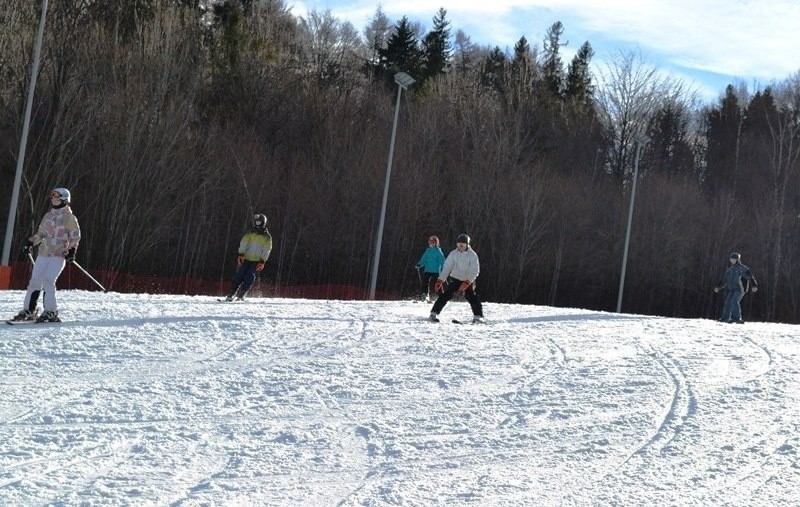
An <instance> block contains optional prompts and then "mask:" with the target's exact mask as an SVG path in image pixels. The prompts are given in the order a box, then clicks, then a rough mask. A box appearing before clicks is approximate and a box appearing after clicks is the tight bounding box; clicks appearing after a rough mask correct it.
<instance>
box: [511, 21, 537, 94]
mask: <svg viewBox="0 0 800 507" xmlns="http://www.w3.org/2000/svg"><path fill="white" fill-rule="evenodd" d="M537 75H538V67H537V66H536V55H534V54H533V51H532V50H531V46H530V45H529V44H528V40H527V39H526V38H525V37H524V36H523V37H520V39H519V40H518V41H517V43H516V44H514V58H513V59H512V60H511V90H512V94H513V97H512V100H513V101H514V104H515V107H519V106H520V105H521V104H522V103H524V102H526V101H527V100H529V99H530V98H531V97H532V96H533V90H534V81H536V79H537V77H538V76H537Z"/></svg>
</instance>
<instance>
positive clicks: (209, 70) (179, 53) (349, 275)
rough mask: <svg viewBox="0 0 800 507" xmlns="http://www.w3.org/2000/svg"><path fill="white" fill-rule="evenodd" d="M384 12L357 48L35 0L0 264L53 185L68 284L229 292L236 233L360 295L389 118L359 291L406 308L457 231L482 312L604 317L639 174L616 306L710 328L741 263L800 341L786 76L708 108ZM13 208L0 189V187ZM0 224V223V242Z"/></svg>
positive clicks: (353, 38)
mask: <svg viewBox="0 0 800 507" xmlns="http://www.w3.org/2000/svg"><path fill="white" fill-rule="evenodd" d="M2 3H3V4H5V6H4V8H2V9H0V133H1V134H2V135H0V170H1V176H0V183H1V185H2V188H3V189H4V191H2V192H0V209H3V210H5V209H8V206H9V202H10V194H11V186H12V183H13V178H14V170H15V167H16V156H17V152H18V148H19V139H20V135H21V130H22V128H21V124H22V117H23V114H22V112H23V110H24V100H25V96H26V90H27V84H28V79H29V76H30V68H31V61H32V48H33V42H34V39H35V35H36V29H37V24H38V19H39V14H40V12H39V8H40V6H39V5H32V4H38V3H39V2H30V1H27V0H3V2H2ZM431 20H432V23H431V27H432V28H431V29H430V30H427V31H426V30H425V29H424V28H423V27H422V26H421V25H420V24H415V23H413V22H411V21H410V20H409V19H408V18H407V17H403V18H401V19H399V20H396V21H394V22H392V21H390V20H389V19H388V18H387V16H386V15H385V14H384V13H383V11H382V10H381V9H380V8H377V9H376V12H375V14H374V16H373V17H372V18H371V19H370V21H369V23H368V25H367V26H366V27H363V28H362V29H361V30H358V29H356V28H355V27H354V26H353V25H352V24H350V23H349V22H346V21H342V20H339V19H337V18H336V17H334V16H333V15H332V14H331V12H330V11H324V12H321V11H310V12H308V13H304V14H301V15H296V14H294V13H292V12H291V10H290V8H289V7H288V6H287V4H286V3H285V2H284V1H283V0H260V1H259V0H227V1H216V2H214V1H208V2H200V3H199V4H198V2H196V1H190V0H169V1H156V0H103V1H101V0H51V2H50V7H49V11H48V17H47V29H46V32H45V42H44V49H43V54H42V63H41V67H40V73H39V80H38V84H37V90H36V99H35V102H34V104H33V117H32V123H31V132H30V137H29V142H28V151H27V155H26V160H25V166H24V170H25V172H24V178H23V184H22V193H21V196H22V199H21V200H20V204H19V208H18V210H17V217H18V218H17V222H16V228H15V231H14V238H15V244H14V249H15V250H14V251H19V249H20V248H21V245H22V243H23V242H24V239H25V237H27V236H28V235H29V234H30V233H31V232H32V230H33V229H34V228H35V227H36V223H37V221H38V220H39V219H40V218H41V215H42V213H43V212H44V210H45V209H46V202H45V196H46V193H47V190H48V189H49V188H51V187H53V186H65V187H68V188H70V189H71V190H72V191H73V195H74V198H73V209H74V210H75V212H76V214H77V215H78V217H79V219H80V221H81V226H82V229H83V233H84V240H83V241H82V243H81V248H80V251H79V254H78V257H79V260H80V261H81V263H82V264H83V265H85V266H88V267H92V268H98V269H115V270H119V271H123V272H128V273H132V274H147V275H157V276H191V277H197V278H206V279H227V278H228V277H229V276H230V275H231V273H232V269H233V266H232V265H231V263H232V259H234V257H235V251H234V250H235V249H236V247H237V245H238V240H239V238H240V236H241V234H242V233H243V232H244V230H245V229H246V228H247V227H248V226H249V220H250V217H251V215H252V214H253V213H254V212H259V213H264V214H266V215H267V216H268V217H269V220H270V222H269V228H270V230H271V232H272V234H273V237H274V245H275V249H274V251H273V254H272V257H271V259H270V262H269V263H268V268H267V270H265V274H266V277H267V278H268V279H269V280H270V281H271V282H273V283H275V284H278V285H297V284H314V285H317V284H344V285H354V286H363V287H367V286H368V284H369V278H370V274H371V269H372V262H373V259H372V256H373V254H374V247H375V236H376V233H377V225H378V220H379V218H380V216H379V215H380V209H381V199H382V193H383V187H384V182H385V181H384V180H385V168H386V164H387V154H388V149H389V137H390V132H391V128H392V121H393V115H394V109H395V99H396V96H397V85H396V84H395V83H394V80H393V76H394V74H395V73H396V72H399V71H403V72H406V73H408V74H410V75H411V76H413V77H414V78H415V79H416V81H417V82H416V83H415V85H414V86H413V87H412V88H410V89H409V90H407V92H404V93H403V95H402V101H401V104H400V110H399V119H398V135H397V141H396V145H395V150H394V159H393V172H392V178H391V182H390V191H389V202H388V204H389V206H388V210H387V215H386V225H385V232H384V237H383V247H382V258H381V260H380V266H379V275H378V289H379V290H381V291H383V292H388V293H392V294H395V295H397V296H407V295H410V294H412V293H414V291H415V289H416V286H417V279H416V272H415V271H414V269H413V266H414V263H415V261H416V260H417V258H418V257H419V255H420V254H421V253H422V250H423V249H424V248H425V239H426V238H427V237H428V236H429V235H431V234H436V235H438V236H439V237H441V238H442V239H443V247H444V249H445V250H448V249H449V248H451V246H452V243H453V239H454V238H455V236H456V235H457V234H458V233H461V232H465V233H468V234H469V235H470V236H471V237H472V238H473V247H474V248H475V250H476V251H477V252H478V253H479V255H480V258H481V264H482V275H481V276H480V278H479V281H478V287H479V291H480V293H481V294H482V297H483V298H485V299H486V300H489V301H496V302H509V303H533V304H549V305H556V306H578V307H583V308H592V309H600V310H614V308H615V305H616V299H617V290H618V285H619V278H620V273H621V259H622V250H623V241H624V233H625V228H626V219H627V210H628V205H629V202H630V193H631V188H632V181H633V180H632V178H633V174H634V159H635V154H636V150H637V147H638V145H637V141H636V139H637V138H639V136H641V135H646V136H647V138H649V143H647V144H646V145H644V146H643V149H642V150H641V158H640V161H639V164H638V178H639V179H638V184H637V191H636V192H637V193H636V202H635V211H634V219H633V226H632V232H631V241H630V251H629V257H628V263H627V275H626V283H625V294H624V300H623V310H624V311H626V312H636V313H645V314H660V315H669V316H682V317H713V316H714V315H716V313H717V312H718V308H719V306H720V305H721V302H720V297H719V296H716V297H715V296H714V294H713V292H712V290H711V289H712V288H713V287H714V286H715V285H716V283H717V282H718V280H719V277H720V276H721V274H722V272H723V271H724V269H725V267H726V263H727V257H728V254H729V253H730V252H731V251H739V252H741V253H742V255H743V261H744V262H745V263H746V264H748V265H749V266H750V267H751V268H752V270H753V272H754V274H755V275H756V277H757V278H758V280H759V283H760V288H761V289H762V290H761V291H760V292H759V293H758V295H756V296H753V297H751V296H748V297H747V298H746V299H745V300H744V305H745V311H746V315H748V316H749V317H750V318H751V319H758V320H771V321H788V322H798V321H800V314H799V313H798V308H800V273H798V270H797V269H795V266H796V265H797V263H798V262H800V258H798V246H800V234H798V233H799V232H800V185H798V178H800V171H798V166H800V162H799V161H798V159H800V121H798V120H799V119H798V112H799V111H800V72H799V73H798V74H795V75H793V76H789V77H787V78H786V79H785V80H783V81H780V82H776V83H772V84H771V85H769V86H768V87H765V88H762V89H757V90H752V91H750V90H748V89H747V88H746V87H744V86H743V85H740V84H738V85H737V84H731V85H730V86H728V87H727V88H726V89H725V90H721V91H720V99H719V100H718V101H717V102H716V103H713V104H702V103H701V102H700V101H699V100H698V99H697V98H696V96H695V95H694V94H693V92H692V90H690V89H689V88H688V87H687V86H686V85H685V84H684V83H682V82H681V81H680V80H677V79H674V78H671V77H665V75H664V74H663V73H661V72H660V71H659V69H658V68H656V67H654V66H652V65H650V64H649V63H648V62H646V61H645V60H644V59H643V58H642V57H641V55H639V54H636V53H625V52H619V53H618V54H617V55H616V56H615V58H612V59H611V60H609V62H610V63H608V64H607V65H606V66H604V67H602V68H595V67H594V66H593V65H592V63H591V60H592V58H593V56H594V52H593V49H592V47H591V44H590V43H589V42H588V41H587V42H585V43H583V44H582V45H581V46H579V48H578V49H577V51H576V52H575V53H574V56H573V57H572V58H571V59H570V60H569V61H568V62H567V61H565V59H564V56H563V53H564V49H563V48H564V45H565V44H566V43H565V42H564V40H563V38H564V37H563V36H564V33H565V31H566V28H565V27H564V26H563V25H562V24H561V23H560V22H554V23H551V24H550V25H549V26H546V25H545V26H544V35H543V36H542V38H541V41H540V42H531V41H529V40H528V39H527V38H526V37H520V39H519V40H518V42H517V43H516V44H515V45H514V47H513V48H505V49H504V48H500V47H498V46H495V47H492V46H483V45H479V44H475V43H473V42H472V41H471V39H470V37H469V36H468V35H467V34H465V33H464V32H463V31H461V30H453V28H452V27H451V26H450V22H449V20H448V19H447V12H446V11H445V10H444V9H440V10H438V11H437V12H436V13H432V18H431ZM6 189H7V190H6ZM0 227H5V221H3V223H2V225H0Z"/></svg>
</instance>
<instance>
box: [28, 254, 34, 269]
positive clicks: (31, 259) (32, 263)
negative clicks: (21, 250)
mask: <svg viewBox="0 0 800 507" xmlns="http://www.w3.org/2000/svg"><path fill="white" fill-rule="evenodd" d="M28 260H29V261H31V266H33V265H35V264H36V261H35V260H33V255H31V253H30V252H28Z"/></svg>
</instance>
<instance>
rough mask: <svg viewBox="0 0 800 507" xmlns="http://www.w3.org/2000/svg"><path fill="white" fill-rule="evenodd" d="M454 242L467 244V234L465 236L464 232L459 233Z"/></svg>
mask: <svg viewBox="0 0 800 507" xmlns="http://www.w3.org/2000/svg"><path fill="white" fill-rule="evenodd" d="M456 243H466V244H467V245H469V236H467V235H466V234H459V235H458V237H457V238H456Z"/></svg>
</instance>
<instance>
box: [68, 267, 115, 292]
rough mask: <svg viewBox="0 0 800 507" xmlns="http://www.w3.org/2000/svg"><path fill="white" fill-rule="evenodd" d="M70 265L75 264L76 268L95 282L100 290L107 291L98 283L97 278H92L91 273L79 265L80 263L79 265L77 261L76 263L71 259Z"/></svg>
mask: <svg viewBox="0 0 800 507" xmlns="http://www.w3.org/2000/svg"><path fill="white" fill-rule="evenodd" d="M72 265H73V266H75V267H76V268H78V269H80V270H81V272H82V273H83V274H84V275H86V276H88V277H89V280H91V281H93V282H94V283H95V285H97V286H98V287H100V290H102V291H103V292H108V291H107V290H106V288H105V287H103V286H102V285H100V282H98V281H97V280H95V279H94V277H93V276H92V275H90V274H89V272H88V271H86V270H85V269H83V268H82V267H81V265H80V264H78V263H77V262H75V261H72Z"/></svg>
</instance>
